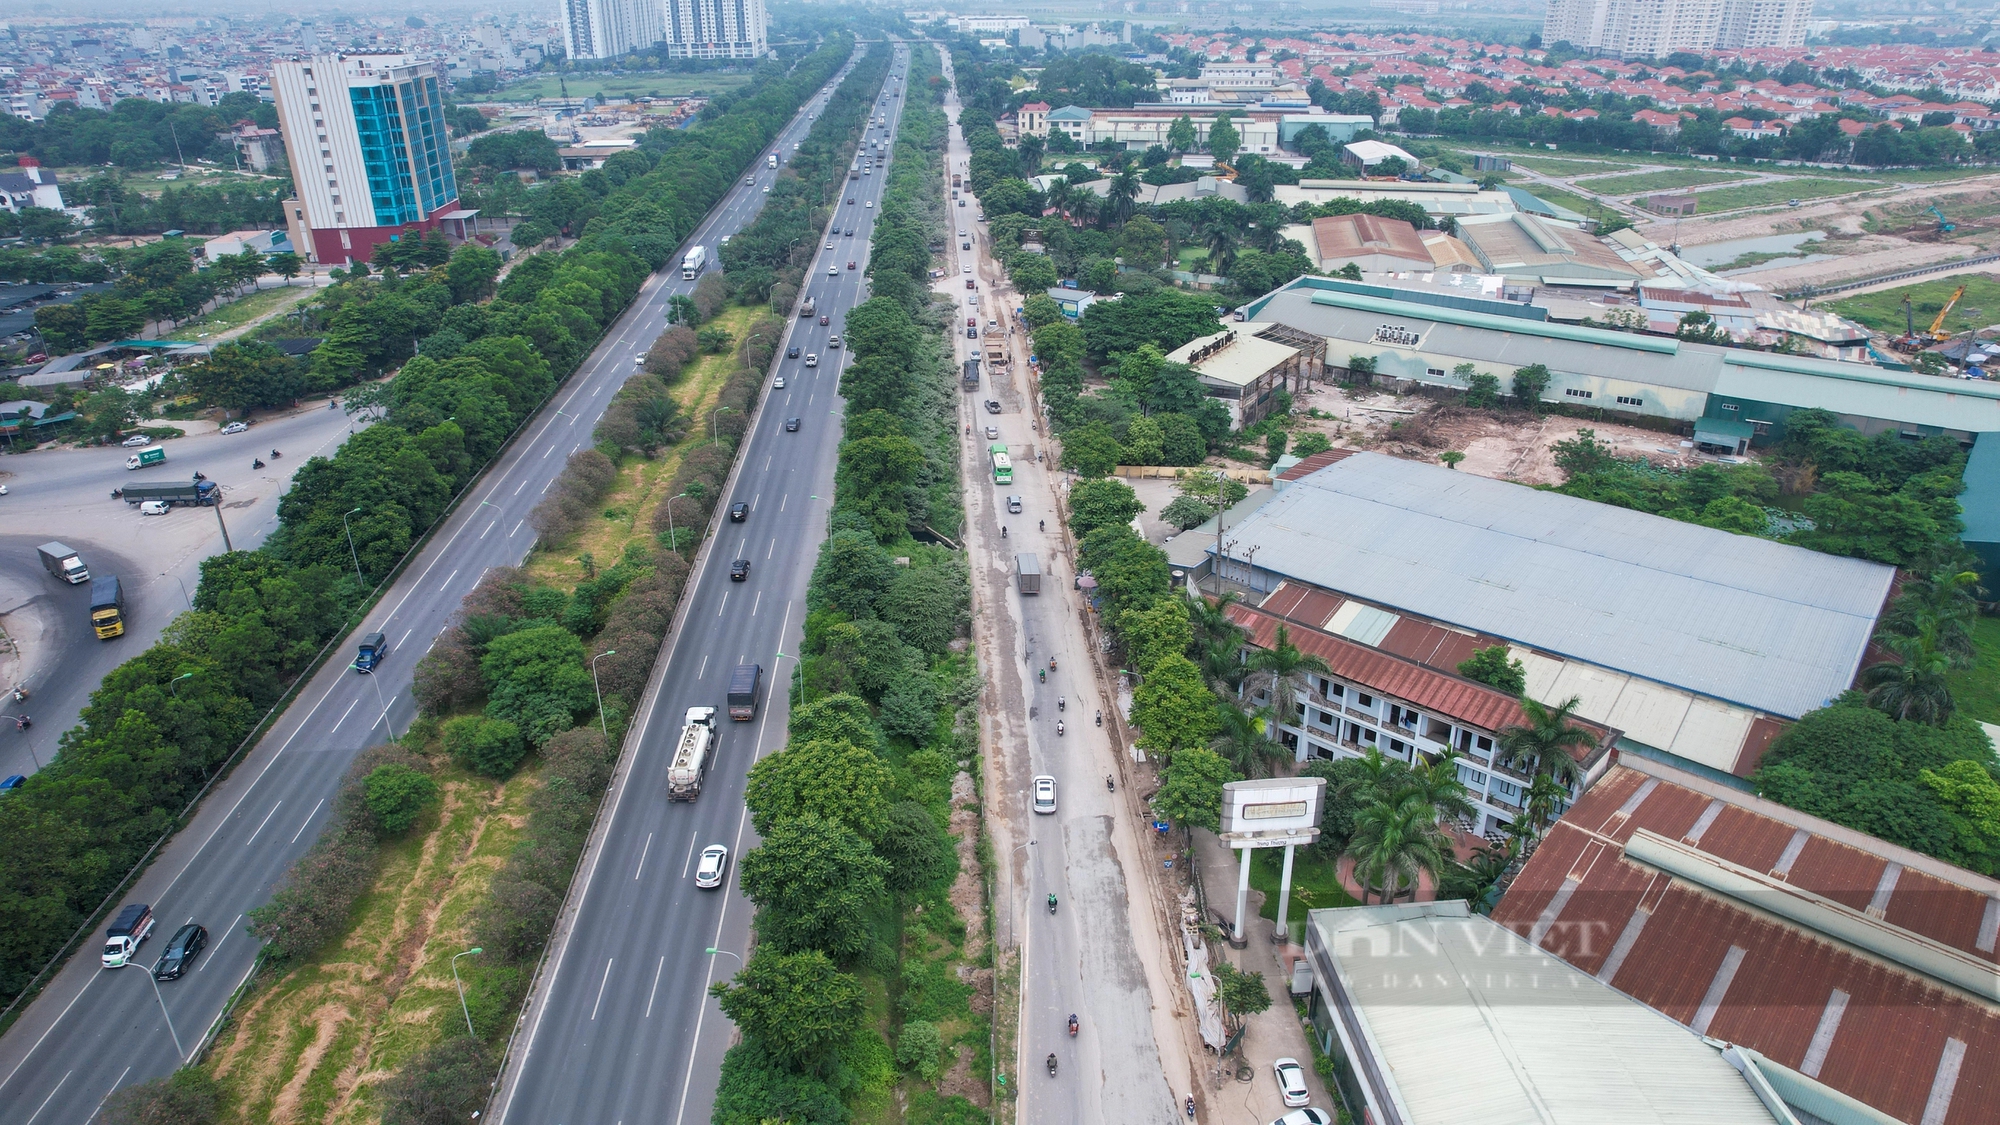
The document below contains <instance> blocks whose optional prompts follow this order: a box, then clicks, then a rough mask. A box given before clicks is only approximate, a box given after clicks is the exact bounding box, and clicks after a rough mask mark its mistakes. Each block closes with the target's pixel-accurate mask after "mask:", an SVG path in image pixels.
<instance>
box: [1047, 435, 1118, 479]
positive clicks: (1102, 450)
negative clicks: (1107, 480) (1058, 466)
mask: <svg viewBox="0 0 2000 1125" xmlns="http://www.w3.org/2000/svg"><path fill="white" fill-rule="evenodd" d="M1124 453H1125V449H1124V447H1123V446H1121V445H1119V444H1118V439H1117V438H1116V437H1115V436H1113V435H1112V433H1111V427H1109V426H1107V425H1105V424H1104V423H1102V422H1092V423H1090V424H1089V425H1087V426H1079V427H1077V428H1076V429H1074V430H1071V431H1070V432H1069V433H1067V434H1065V435H1063V454H1062V465H1063V468H1065V469H1071V470H1074V471H1075V472H1076V474H1077V475H1078V476H1080V477H1083V478H1085V479H1086V480H1088V479H1092V478H1096V477H1106V476H1110V475H1111V471H1112V470H1113V469H1115V468H1117V467H1118V460H1119V458H1120V457H1122V456H1124Z"/></svg>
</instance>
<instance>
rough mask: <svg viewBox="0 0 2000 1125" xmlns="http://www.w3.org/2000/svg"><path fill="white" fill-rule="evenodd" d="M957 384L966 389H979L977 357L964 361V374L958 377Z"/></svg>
mask: <svg viewBox="0 0 2000 1125" xmlns="http://www.w3.org/2000/svg"><path fill="white" fill-rule="evenodd" d="M959 384H960V385H961V386H962V387H964V388H965V389H966V390H968V391H976V390H978V389H979V357H977V356H974V357H973V358H971V359H968V360H966V361H965V374H964V375H963V376H961V377H960V379H959Z"/></svg>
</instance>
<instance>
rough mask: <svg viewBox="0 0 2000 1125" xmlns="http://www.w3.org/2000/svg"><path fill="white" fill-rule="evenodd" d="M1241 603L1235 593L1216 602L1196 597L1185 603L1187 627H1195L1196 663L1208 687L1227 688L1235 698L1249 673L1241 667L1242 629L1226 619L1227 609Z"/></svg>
mask: <svg viewBox="0 0 2000 1125" xmlns="http://www.w3.org/2000/svg"><path fill="white" fill-rule="evenodd" d="M1241 599H1242V595H1241V594H1239V593H1237V592H1236V591H1234V590H1231V591H1229V592H1228V593H1225V594H1223V595H1222V596H1221V597H1219V598H1216V599H1213V600H1211V599H1209V598H1207V597H1205V596H1204V597H1197V598H1193V599H1190V600H1189V601H1188V624H1190V625H1192V626H1193V627H1194V649H1195V655H1196V657H1197V660H1196V662H1197V663H1199V664H1200V665H1201V671H1202V674H1203V675H1204V676H1206V677H1208V680H1209V682H1210V683H1211V684H1222V685H1225V686H1226V687H1228V688H1229V691H1228V693H1227V694H1230V695H1234V694H1235V693H1236V691H1237V689H1238V688H1240V687H1241V686H1242V685H1243V677H1244V676H1245V675H1246V674H1248V672H1249V669H1248V668H1247V667H1245V666H1244V664H1243V655H1242V654H1243V627H1242V626H1240V625H1238V624H1236V622H1234V621H1231V620H1230V619H1229V612H1228V611H1229V607H1230V605H1232V604H1234V603H1235V602H1237V601H1240V600H1241Z"/></svg>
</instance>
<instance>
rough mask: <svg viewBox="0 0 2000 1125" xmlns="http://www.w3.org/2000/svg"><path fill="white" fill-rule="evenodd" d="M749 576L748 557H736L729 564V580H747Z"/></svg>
mask: <svg viewBox="0 0 2000 1125" xmlns="http://www.w3.org/2000/svg"><path fill="white" fill-rule="evenodd" d="M749 577H750V560H749V559H737V560H736V561H735V562H733V563H730V564H729V580H730V581H731V582H742V581H745V580H747V579H748V578H749Z"/></svg>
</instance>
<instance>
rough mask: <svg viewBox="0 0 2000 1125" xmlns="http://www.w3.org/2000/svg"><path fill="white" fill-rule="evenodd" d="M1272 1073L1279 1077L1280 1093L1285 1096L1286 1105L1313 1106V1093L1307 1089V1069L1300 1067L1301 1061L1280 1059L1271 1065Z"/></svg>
mask: <svg viewBox="0 0 2000 1125" xmlns="http://www.w3.org/2000/svg"><path fill="white" fill-rule="evenodd" d="M1271 1072H1272V1073H1273V1074H1276V1075H1277V1076H1278V1093H1280V1094H1282V1095H1284V1099H1285V1104H1286V1105H1288V1106H1300V1105H1311V1104H1312V1100H1313V1099H1312V1091H1311V1090H1309V1089H1307V1088H1306V1068H1305V1067H1302V1066H1300V1065H1299V1060H1297V1059H1279V1060H1278V1061H1277V1062H1274V1063H1272V1064H1271Z"/></svg>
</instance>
